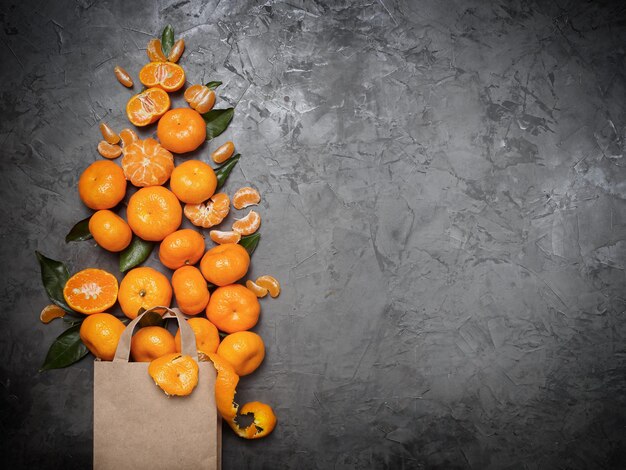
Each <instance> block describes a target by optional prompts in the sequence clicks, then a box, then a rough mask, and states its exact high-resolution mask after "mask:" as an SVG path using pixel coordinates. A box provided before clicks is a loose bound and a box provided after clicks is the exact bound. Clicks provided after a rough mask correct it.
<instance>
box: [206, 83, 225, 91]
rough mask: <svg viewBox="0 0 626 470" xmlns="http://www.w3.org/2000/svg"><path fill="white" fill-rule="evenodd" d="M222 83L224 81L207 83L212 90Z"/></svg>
mask: <svg viewBox="0 0 626 470" xmlns="http://www.w3.org/2000/svg"><path fill="white" fill-rule="evenodd" d="M221 84H222V82H220V81H214V82H209V83H207V84H206V86H208V87H209V88H210V89H211V90H215V89H216V88H217V87H218V86H220V85H221Z"/></svg>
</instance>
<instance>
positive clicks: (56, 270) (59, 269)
mask: <svg viewBox="0 0 626 470" xmlns="http://www.w3.org/2000/svg"><path fill="white" fill-rule="evenodd" d="M35 254H36V255H37V259H38V260H39V266H40V267H41V281H42V282H43V286H44V288H45V289H46V293H47V294H48V298H49V299H50V300H51V301H52V302H53V303H54V304H56V305H58V306H59V307H61V308H62V309H63V310H65V311H66V312H74V311H73V310H72V309H71V308H70V307H69V305H67V303H66V302H65V298H64V297H63V288H64V287H65V283H66V282H67V280H68V279H69V278H70V273H69V271H68V270H67V267H66V266H65V265H64V264H63V263H61V262H60V261H55V260H53V259H50V258H46V257H45V256H44V255H42V254H41V253H39V252H38V251H35Z"/></svg>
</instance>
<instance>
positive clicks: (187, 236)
mask: <svg viewBox="0 0 626 470" xmlns="http://www.w3.org/2000/svg"><path fill="white" fill-rule="evenodd" d="M204 249H205V244H204V238H203V237H202V235H201V234H200V233H198V232H196V231H195V230H192V229H189V228H185V229H182V230H177V231H175V232H173V233H170V234H169V235H168V236H167V237H165V238H164V239H163V241H162V242H161V245H160V246H159V259H160V260H161V263H163V265H164V266H166V267H168V268H170V269H178V268H180V267H181V266H186V265H193V264H196V263H197V262H198V261H200V258H202V255H203V254H204Z"/></svg>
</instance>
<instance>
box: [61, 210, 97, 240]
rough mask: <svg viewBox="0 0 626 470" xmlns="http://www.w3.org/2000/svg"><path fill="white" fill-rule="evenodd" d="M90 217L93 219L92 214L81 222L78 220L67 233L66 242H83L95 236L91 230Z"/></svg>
mask: <svg viewBox="0 0 626 470" xmlns="http://www.w3.org/2000/svg"><path fill="white" fill-rule="evenodd" d="M89 219H91V216H89V217H87V218H86V219H83V220H81V221H80V222H76V225H74V226H73V227H72V229H71V230H70V231H69V233H68V234H67V235H65V243H69V242H82V241H85V240H89V239H91V238H93V235H92V234H91V232H90V231H89Z"/></svg>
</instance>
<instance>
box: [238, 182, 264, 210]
mask: <svg viewBox="0 0 626 470" xmlns="http://www.w3.org/2000/svg"><path fill="white" fill-rule="evenodd" d="M259 202H261V195H260V194H259V192H258V191H257V190H256V189H254V188H251V187H250V186H246V187H245V188H241V189H238V190H237V192H236V193H235V195H234V196H233V207H234V208H235V209H245V208H246V207H248V206H255V205H257V204H258V203H259Z"/></svg>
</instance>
